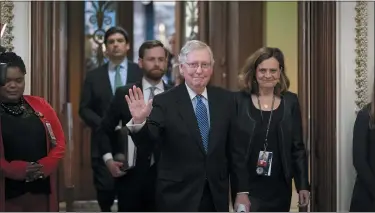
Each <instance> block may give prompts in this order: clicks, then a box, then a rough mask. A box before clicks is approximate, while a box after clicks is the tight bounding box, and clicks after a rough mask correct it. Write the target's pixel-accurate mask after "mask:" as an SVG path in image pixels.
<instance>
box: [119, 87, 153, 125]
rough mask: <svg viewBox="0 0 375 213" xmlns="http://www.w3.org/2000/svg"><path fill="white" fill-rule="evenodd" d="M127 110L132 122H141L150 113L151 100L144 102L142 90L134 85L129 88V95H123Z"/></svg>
mask: <svg viewBox="0 0 375 213" xmlns="http://www.w3.org/2000/svg"><path fill="white" fill-rule="evenodd" d="M125 99H126V102H127V103H128V106H129V111H130V113H131V115H132V117H133V123H134V124H141V123H142V122H144V121H145V120H146V118H147V117H148V116H149V115H150V113H151V109H152V100H149V101H148V102H147V103H145V101H144V98H143V93H142V90H141V89H140V88H138V87H136V86H133V88H132V89H129V95H125Z"/></svg>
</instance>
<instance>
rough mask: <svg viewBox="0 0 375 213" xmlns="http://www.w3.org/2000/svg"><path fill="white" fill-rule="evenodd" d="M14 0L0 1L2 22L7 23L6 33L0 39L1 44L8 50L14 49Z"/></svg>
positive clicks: (0, 20)
mask: <svg viewBox="0 0 375 213" xmlns="http://www.w3.org/2000/svg"><path fill="white" fill-rule="evenodd" d="M13 8H14V3H13V1H8V0H2V1H0V23H1V24H7V27H6V29H5V32H4V35H3V37H2V38H1V40H0V44H1V46H3V47H4V48H5V49H6V50H7V51H13V49H14V46H13V39H14V36H13V33H12V32H13V18H14V15H13Z"/></svg>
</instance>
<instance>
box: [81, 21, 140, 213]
mask: <svg viewBox="0 0 375 213" xmlns="http://www.w3.org/2000/svg"><path fill="white" fill-rule="evenodd" d="M104 44H105V46H106V53H107V56H108V59H109V63H107V64H104V65H103V66H101V67H98V68H96V69H94V70H92V71H89V72H88V73H87V75H86V79H85V82H84V84H83V89H82V94H81V101H80V106H79V114H80V116H81V118H82V120H83V121H84V122H85V123H86V124H87V125H88V126H89V127H90V128H91V163H92V169H93V175H94V185H95V188H96V191H97V199H98V203H99V206H100V208H101V210H102V211H105V212H109V211H111V206H112V205H113V203H114V200H115V197H116V194H115V190H114V179H113V177H112V175H111V173H110V172H109V171H108V169H107V167H106V165H105V164H104V162H103V160H102V155H101V154H100V151H99V146H98V143H100V141H98V137H97V131H96V130H97V128H98V127H99V124H100V122H101V120H102V116H103V115H104V113H105V110H106V109H107V107H108V106H109V103H110V101H111V99H112V97H113V94H114V92H115V91H116V88H117V87H120V86H124V85H126V84H127V83H132V82H137V81H139V80H140V79H141V78H142V72H141V71H140V69H139V67H138V65H137V64H135V63H133V62H131V61H129V60H128V59H127V52H128V50H129V36H128V34H127V32H126V31H125V30H124V29H122V28H120V27H112V28H110V29H108V30H107V32H106V33H105V35H104Z"/></svg>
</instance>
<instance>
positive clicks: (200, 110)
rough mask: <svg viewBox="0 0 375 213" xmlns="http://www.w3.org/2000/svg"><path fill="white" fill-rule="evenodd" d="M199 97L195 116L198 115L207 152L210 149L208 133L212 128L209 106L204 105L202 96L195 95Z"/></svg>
mask: <svg viewBox="0 0 375 213" xmlns="http://www.w3.org/2000/svg"><path fill="white" fill-rule="evenodd" d="M195 97H196V99H197V105H196V108H195V116H196V117H197V121H198V126H199V130H200V133H201V137H202V142H203V148H204V150H205V151H206V152H207V150H208V133H209V130H210V127H209V123H208V113H207V107H206V105H204V103H203V101H202V96H200V95H197V96H195Z"/></svg>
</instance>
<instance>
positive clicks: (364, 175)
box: [350, 105, 375, 212]
mask: <svg viewBox="0 0 375 213" xmlns="http://www.w3.org/2000/svg"><path fill="white" fill-rule="evenodd" d="M369 112H370V105H368V106H366V107H364V108H363V109H362V110H361V111H359V112H358V114H357V119H356V120H355V124H354V130H353V165H354V168H355V170H356V172H357V178H356V181H355V185H354V189H353V194H352V201H351V205H350V211H351V212H375V129H370V126H369V123H370V114H369Z"/></svg>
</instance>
